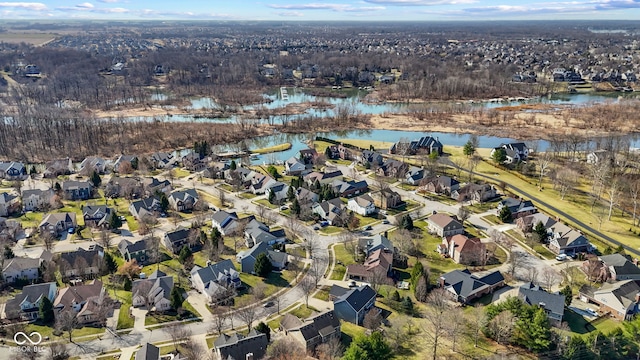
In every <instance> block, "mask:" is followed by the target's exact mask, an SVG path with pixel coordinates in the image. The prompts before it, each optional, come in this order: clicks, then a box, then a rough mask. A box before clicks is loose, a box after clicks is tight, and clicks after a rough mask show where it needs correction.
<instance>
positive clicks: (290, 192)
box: [287, 179, 296, 201]
mask: <svg viewBox="0 0 640 360" xmlns="http://www.w3.org/2000/svg"><path fill="white" fill-rule="evenodd" d="M293 180H295V179H292V180H291V182H293ZM295 198H296V193H295V191H293V186H289V189H287V200H289V201H293V200H294V199H295Z"/></svg>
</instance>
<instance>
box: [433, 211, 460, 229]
mask: <svg viewBox="0 0 640 360" xmlns="http://www.w3.org/2000/svg"><path fill="white" fill-rule="evenodd" d="M428 220H429V222H431V223H433V224H435V225H436V226H438V227H440V228H442V229H444V228H445V227H447V226H448V225H450V224H454V225H456V227H462V224H460V222H459V221H458V220H456V219H454V218H453V217H451V216H449V215H447V214H443V213H437V214H433V215H431V216H429V219H428Z"/></svg>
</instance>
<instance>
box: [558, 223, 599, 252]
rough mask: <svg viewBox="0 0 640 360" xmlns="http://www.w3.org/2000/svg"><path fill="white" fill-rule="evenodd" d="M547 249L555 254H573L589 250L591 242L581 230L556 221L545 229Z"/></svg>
mask: <svg viewBox="0 0 640 360" xmlns="http://www.w3.org/2000/svg"><path fill="white" fill-rule="evenodd" d="M547 233H548V234H549V236H548V237H549V250H551V251H553V252H554V253H556V254H575V253H579V252H587V251H589V249H590V247H591V244H590V243H589V240H587V238H586V237H585V236H584V235H583V234H582V232H580V231H578V230H576V229H572V228H570V227H569V226H567V225H565V224H563V223H561V222H559V221H558V222H556V223H555V224H553V225H552V226H551V227H550V228H548V229H547Z"/></svg>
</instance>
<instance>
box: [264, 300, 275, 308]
mask: <svg viewBox="0 0 640 360" xmlns="http://www.w3.org/2000/svg"><path fill="white" fill-rule="evenodd" d="M273 305H275V304H274V303H273V301H267V302H266V303H264V305H262V306H263V307H265V308H268V307H272V306H273Z"/></svg>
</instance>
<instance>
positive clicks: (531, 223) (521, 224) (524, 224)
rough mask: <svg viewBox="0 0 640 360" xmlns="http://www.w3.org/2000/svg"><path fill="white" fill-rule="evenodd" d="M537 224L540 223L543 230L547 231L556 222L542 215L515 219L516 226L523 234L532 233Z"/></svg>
mask: <svg viewBox="0 0 640 360" xmlns="http://www.w3.org/2000/svg"><path fill="white" fill-rule="evenodd" d="M538 223H542V226H544V228H545V229H549V228H551V227H552V226H553V225H554V224H555V223H556V220H555V219H552V218H551V217H549V216H548V215H545V214H543V213H535V214H531V215H527V216H521V217H519V218H517V219H516V226H518V229H520V231H522V232H523V233H525V234H526V233H530V232H532V231H533V229H534V228H535V227H536V226H537V225H538Z"/></svg>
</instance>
